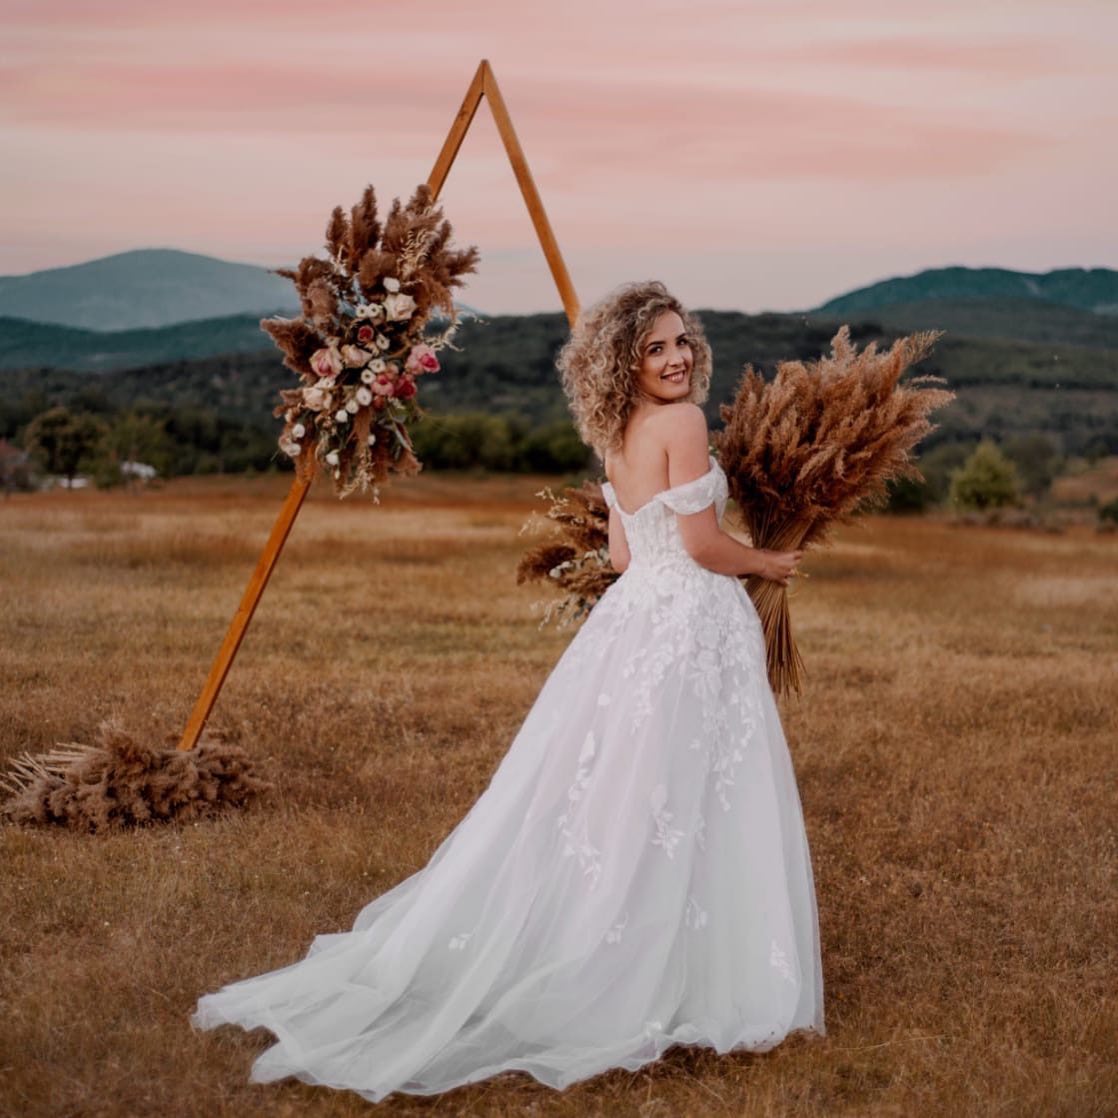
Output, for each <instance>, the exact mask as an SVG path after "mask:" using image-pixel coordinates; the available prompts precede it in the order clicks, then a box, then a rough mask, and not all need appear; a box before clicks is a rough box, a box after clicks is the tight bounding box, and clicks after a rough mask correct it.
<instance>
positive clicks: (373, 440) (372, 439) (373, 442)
mask: <svg viewBox="0 0 1118 1118" xmlns="http://www.w3.org/2000/svg"><path fill="white" fill-rule="evenodd" d="M365 442H367V443H368V444H369V446H376V445H377V437H376V435H370V436H369V437H368V438H367V439H366V440H365Z"/></svg>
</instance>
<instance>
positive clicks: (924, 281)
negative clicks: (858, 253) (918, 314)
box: [815, 267, 1118, 315]
mask: <svg viewBox="0 0 1118 1118" xmlns="http://www.w3.org/2000/svg"><path fill="white" fill-rule="evenodd" d="M925 299H953V300H957V299H964V300H967V301H973V300H983V299H1026V300H1033V301H1036V302H1038V303H1056V304H1059V305H1062V306H1068V307H1078V308H1079V309H1080V310H1085V311H1093V312H1097V313H1100V314H1114V313H1118V272H1116V271H1115V270H1114V269H1112V268H1056V269H1053V270H1052V271H1050V272H1017V271H1012V270H1011V269H1009V268H962V267H955V268H929V269H926V270H925V271H923V272H918V273H917V274H916V275H914V276H898V277H894V278H892V279H887V280H882V281H881V282H879V283H873V284H869V285H867V286H866V287H860V288H858V289H857V290H856V291H850V292H847V293H846V294H845V295H840V296H838V297H837V298H835V299H830V300H829V301H828V302H826V303H823V304H822V305H821V306H819V307H816V308H815V309H816V311H817V312H818V313H821V314H830V313H834V314H841V315H851V314H855V313H856V312H873V311H876V310H878V309H879V308H881V307H885V306H890V305H892V304H894V303H912V302H919V301H922V300H925Z"/></svg>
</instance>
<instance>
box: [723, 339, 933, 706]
mask: <svg viewBox="0 0 1118 1118" xmlns="http://www.w3.org/2000/svg"><path fill="white" fill-rule="evenodd" d="M942 333H943V332H942V331H924V332H920V333H916V334H912V335H910V336H907V337H902V338H898V339H897V340H896V341H895V342H894V343H893V345H892V346H891V347H890V348H889V350H888V351H886V352H881V353H879V352H878V351H877V343H876V342H871V343H870V344H869V345H868V346H866V348H865V349H864V350H862V351H861V352H860V353H859V352H857V350H856V348H855V347H854V345H853V344H852V343H851V341H850V328H849V327H848V326H842V327H841V328H840V329H839V331H838V333H837V334H835V336H834V338H832V340H831V354H830V356H826V357H823V358H821V359H820V360H818V361H814V362H809V363H806V364H805V363H804V362H802V361H783V362H781V363H780V364H779V365H778V366H777V372H776V376H775V378H774V379H773V380H772V381H771V382H769V383H766V382H765V380H764V378H763V377H762V376H761V375H760V373H758V372H756V371H755V370H754V369H753V367H752V366H751V365H750V366H746V369H745V372H744V373H743V375H742V379H741V382H740V384H739V387H738V390H737V394H736V396H735V397H734V400H733V402H732V403H731V404H726V405H723V407H722V418H723V421H724V423H725V427H724V429H723V431H722V432H721V433H720V435H719V436H718V437H717V440H716V441H717V448H718V457H719V460H720V462H721V464H722V468H723V469H724V470H725V471H726V475H727V477H728V479H729V483H730V494H731V496H732V497H733V499H734V500H735V501H736V502H737V504H738V505H739V507H740V509H741V512H742V516H743V519H744V523H745V527H746V529H747V530H748V532H749V535H750V537H751V539H752V541H753V545H754V547H760V548H769V549H773V550H780V551H785V550H792V549H795V548H809V547H812V546H815V545H817V544H820V543H822V542H824V541H825V540H826V538H827V536H828V533H829V532H830V531H831V529H832V528H833V527H835V526H836V525H838V524H842V523H845V522H847V521H849V520H850V519H851V517H852V516H853V515H854V514H855V513H856V512H858V511H861V510H864V509H867V508H870V507H873V506H874V505H876V504H880V503H881V502H882V501H883V500H884V499H885V497H886V493H887V489H886V486H887V483H888V482H889V481H890V480H891V479H893V478H899V477H913V478H920V477H921V474H920V471H919V470H918V469H917V467H916V465H915V464H914V463H913V462H912V460H911V457H910V451H911V449H912V447H914V446H915V445H916V444H917V443H918V442H919V441H920V440H921V439H922V438H923V437H924V436H925V435H926V434H927V433H928V432H929V431H931V430H932V428H933V425H932V423H931V422H930V421H929V419H928V416H929V414H930V413H931V412H932V411H933V410H934V409H936V408H938V407H941V406H943V405H944V404H946V403H947V402H948V401H950V400H951V399H953V398H954V394H953V393H952V392H949V391H947V390H946V389H943V388H936V387H931V385H933V384H942V381H941V380H940V378H938V377H930V376H922V377H914V378H911V379H909V380H907V381H906V382H905V383H903V384H902V383H901V376H902V374H903V373H904V372H905V370H906V369H908V368H910V367H911V366H913V365H915V364H916V363H917V362H918V361H921V360H923V358H925V357H926V356H928V354H929V353H930V352H931V349H932V346H933V345H934V343H935V342H936V341H937V340H938V339H939V338H940V337H941V336H942ZM746 588H747V589H748V591H749V594H750V597H751V598H752V599H753V603H754V605H755V606H756V608H757V612H758V614H759V616H760V618H761V622H762V624H763V626H764V631H765V641H766V645H767V649H768V671H769V680H770V682H771V683H772V686H773V690H774V691H776V692H777V693H778V694H780V693H786V692H788V691H792V690H796V691H798V690H799V689H800V685H801V679H802V675H803V660H802V658H801V657H800V654H799V651H798V650H797V648H796V644H795V641H794V640H793V639H792V629H791V621H790V618H789V614H788V594H787V590H786V588H785V587H783V586H781V585H780V584H779V583H776V582H771V581H766V580H765V579H761V578H758V577H752V578H750V579H749V580H748V581H747V583H746Z"/></svg>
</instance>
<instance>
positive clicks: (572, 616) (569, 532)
mask: <svg viewBox="0 0 1118 1118" xmlns="http://www.w3.org/2000/svg"><path fill="white" fill-rule="evenodd" d="M536 496H537V497H543V498H545V499H546V500H548V501H550V502H551V504H550V506H549V507H548V509H547V512H546V513H545V516H546V518H547V520H549V521H550V522H551V524H550V529H551V531H550V534H549V538H548V539H547V540H545V541H544V542H543V543H540V544H537V545H536V546H534V547H531V548H529V549H528V550H527V551H526V552H525V553H524V554H523V555H522V556H521V558H520V563H519V564H518V565H517V568H516V581H517V582H518V583H524V582H543V583H546V584H547V585H549V586H550V587H553V588H555V589H557V590H559V591H560V592H561V594H562V597H561V598H560V599H559V600H558V601H554V602H549V603H548V604H547V606H546V608H545V611H544V617H543V621H542V622H541V624H547V622H548V621H551V620H558V622H559V625H560V627H562V626H565V625H569V624H570V623H571V622H573V621H577V620H578V619H579V618H580V617H582V616H584V615H585V614H586V613H588V612H589V611H590V609H591V607H592V606H593V605H594V603H595V602H597V600H598V599H599V598H600V597H601V596H602V595H603V594H604V593H605V592H606V590H608V589H609V587H610V586H611V585H612V584H613V582H614V581H616V579H617V577H618V575H617V572H616V571H615V570H614V569H613V568H612V567H611V566H610V564H609V507H608V506H607V505H606V501H605V498H604V497H603V496H602V487H601V485H600V484H599V483H597V482H592V481H587V482H584V483H583V484H582V485H581V486H578V487H577V488H575V487H570V488H567V489H564V490H563V493H562V495H561V496H558V497H557V496H556V495H555V494H554V493H553V492H552V491H551V490H550V489H543V490H541V491H540V492H539V493H537V494H536ZM540 519H541V518H540V517H537V516H533V519H532V520H529V522H528V523H527V524H525V526H524V528H523V529H522V531H539V530H540V527H541V525H540Z"/></svg>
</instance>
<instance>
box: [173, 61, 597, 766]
mask: <svg viewBox="0 0 1118 1118" xmlns="http://www.w3.org/2000/svg"><path fill="white" fill-rule="evenodd" d="M482 97H485V98H486V99H487V100H488V101H489V108H490V110H491V111H492V113H493V120H494V121H495V122H496V125H497V131H498V132H499V133H500V135H501V141H502V142H503V143H504V145H505V152H506V154H507V155H508V157H509V162H510V163H511V164H512V170H513V174H515V175H516V181H517V183H518V184H519V186H520V193H521V194H522V195H523V197H524V202H525V204H526V205H527V207H528V214H529V216H530V217H531V219H532V225H533V226H535V230H536V236H537V237H539V240H540V247H541V248H542V249H543V254H544V256H545V257H546V258H547V264H548V267H549V268H550V269H551V275H552V278H553V279H554V280H555V286H556V287H557V288H558V289H559V297H560V298H561V299H562V301H563V309H564V310H565V311H566V313H567V319H568V321H569V322H570V323H571V325H572V326H573V325H574V322H575V319H576V318H577V317H578V298H577V297H576V295H575V291H574V287H573V285H572V284H571V277H570V276H569V275H568V274H567V266H566V264H565V263H564V262H563V256H562V254H561V253H560V252H559V245H558V243H557V242H556V240H555V234H554V233H552V231H551V224H550V222H549V221H548V220H547V214H546V213H545V212H544V208H543V203H542V202H541V201H540V196H539V192H538V191H537V190H536V184H535V182H533V180H532V173H531V171H529V169H528V161H527V159H525V158H524V152H523V150H522V149H521V147H520V141H519V140H518V139H517V138H516V132H515V131H514V129H513V126H512V119H511V118H510V117H509V113H508V109H507V108H506V107H505V99H504V98H503V97H502V96H501V91H500V89H499V88H498V87H497V79H496V78H495V77H494V76H493V70H492V68H491V67H490V65H489V63H488V61H486V60H485V59H482V61H481V63H480V65H479V66H478V68H477V72H476V73H475V74H474V77H473V81H471V82H470V87H469V89H467V90H466V96H465V97H464V98H463V100H462V107H461V108H460V109H459V110H458V115H457V116H456V117H455V118H454V123H453V124H452V125H451V128H450V132H449V133H448V134H447V137H446V142H445V143H444V144H443V147H442V151H440V152H439V156H438V158H437V159H436V160H435V166H434V168H433V170H432V171H431V174H430V176H429V177H428V179H427V185H428V186H429V187H430V188H431V195H432V197H433V198H438V196H439V192H440V191H441V190H442V187H443V183H444V182H445V181H446V176H447V174H448V173H449V172H450V168H451V166H452V165H453V163H454V159H455V157H456V156H457V155H458V149H459V148H460V147H461V146H462V141H463V139H464V138H465V136H466V133H467V131H469V128H470V124H471V123H472V122H473V119H474V114H475V113H476V112H477V109H478V105H480V104H481V99H482ZM309 489H310V482H309V481H301V480H300V479H298V478H296V479H295V481H293V482H292V484H291V489H290V491H289V492H288V494H287V497H286V499H285V500H284V502H283V505H282V506H281V508H280V511H279V515H278V516H277V517H276V521H275V523H274V524H273V525H272V531H271V534H270V535H269V536H268V542H267V543H266V544H265V545H264V550H263V551H262V552H261V554H260V558H259V560H258V561H257V563H256V569H255V570H254V571H253V572H252V577H251V578H250V579H249V582H248V586H247V587H246V589H245V592H244V595H243V596H242V598H241V604H240V605H239V606H238V607H237V612H236V613H235V614H234V615H233V620H232V622H231V623H230V625H229V630H228V632H226V634H225V639H224V640H223V641H222V642H221V648H220V649H218V653H217V657H216V659H215V660H214V662H213V666H212V667H211V668H210V674H209V677H208V678H207V679H206V684H205V686H204V687H203V688H202V693H201V694H200V695H199V696H198V701H197V702H196V703H195V704H194V710H193V711H192V712H191V715H190V720H189V722H187V724H186V729H185V730H184V731H183V735H182V738H181V739H180V741H179V746H178V747H179V749H184V750H185V749H193V748H194V746H195V745H196V744H197V743H198V738H199V737H200V736H201V733H202V728H203V727H204V726H205V724H206V719H207V718H209V716H210V711H211V710H213V706H214V703H216V702H217V697H218V695H219V694H220V692H221V686H222V684H223V683H224V682H225V677H226V676H227V675H228V674H229V669H230V668H231V667H232V666H233V660H234V658H235V657H236V655H237V649H239V648H240V646H241V641H242V640H243V639H244V636H245V633H246V632H247V631H248V626H249V623H250V622H251V621H252V615H253V614H254V613H255V612H256V606H257V604H258V603H259V601H260V598H261V596H262V595H263V593H264V588H265V587H266V586H267V585H268V579H269V578H270V577H271V574H272V570H273V568H274V567H275V565H276V562H277V560H278V559H279V556H280V552H281V551H282V550H283V545H284V543H285V542H286V541H287V536H288V533H289V532H290V531H291V526H292V525H293V524H294V523H295V517H296V516H298V515H299V509H300V508H301V507H302V504H303V499H304V498H305V497H306V495H307V491H308V490H309Z"/></svg>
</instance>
